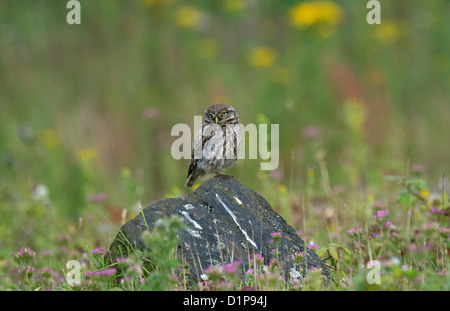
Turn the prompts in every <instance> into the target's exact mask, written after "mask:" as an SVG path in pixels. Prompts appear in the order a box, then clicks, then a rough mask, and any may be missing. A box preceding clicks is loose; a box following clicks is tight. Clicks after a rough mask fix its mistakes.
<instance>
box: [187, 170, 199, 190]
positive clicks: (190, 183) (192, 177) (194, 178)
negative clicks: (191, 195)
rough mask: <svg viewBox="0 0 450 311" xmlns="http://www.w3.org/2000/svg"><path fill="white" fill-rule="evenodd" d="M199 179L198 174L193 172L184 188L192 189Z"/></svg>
mask: <svg viewBox="0 0 450 311" xmlns="http://www.w3.org/2000/svg"><path fill="white" fill-rule="evenodd" d="M197 178H198V174H196V172H192V173H191V174H190V175H189V176H188V178H187V180H186V183H185V184H184V186H185V187H186V188H191V187H192V186H193V185H194V183H195V181H196V180H197Z"/></svg>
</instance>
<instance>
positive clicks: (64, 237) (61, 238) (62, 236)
mask: <svg viewBox="0 0 450 311" xmlns="http://www.w3.org/2000/svg"><path fill="white" fill-rule="evenodd" d="M71 240H72V238H71V237H70V236H69V235H67V234H64V233H61V234H60V235H58V238H57V239H56V242H58V243H60V244H67V243H68V242H70V241H71Z"/></svg>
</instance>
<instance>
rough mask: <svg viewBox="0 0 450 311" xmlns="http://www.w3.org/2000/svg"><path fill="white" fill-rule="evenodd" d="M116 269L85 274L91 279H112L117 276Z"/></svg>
mask: <svg viewBox="0 0 450 311" xmlns="http://www.w3.org/2000/svg"><path fill="white" fill-rule="evenodd" d="M116 272H117V270H116V268H109V269H104V270H97V271H87V272H86V273H85V274H86V275H87V276H90V277H110V276H113V275H114V274H116Z"/></svg>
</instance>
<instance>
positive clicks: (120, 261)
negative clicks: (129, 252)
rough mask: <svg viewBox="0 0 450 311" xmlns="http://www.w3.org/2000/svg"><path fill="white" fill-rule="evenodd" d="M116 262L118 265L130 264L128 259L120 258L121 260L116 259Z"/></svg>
mask: <svg viewBox="0 0 450 311" xmlns="http://www.w3.org/2000/svg"><path fill="white" fill-rule="evenodd" d="M116 262H117V263H127V262H128V258H122V257H119V258H117V259H116Z"/></svg>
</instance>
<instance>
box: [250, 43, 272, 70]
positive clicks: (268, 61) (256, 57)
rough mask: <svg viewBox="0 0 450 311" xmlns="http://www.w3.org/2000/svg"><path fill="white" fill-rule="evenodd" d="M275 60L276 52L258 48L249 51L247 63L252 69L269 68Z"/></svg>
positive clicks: (270, 49) (268, 48) (263, 47)
mask: <svg viewBox="0 0 450 311" xmlns="http://www.w3.org/2000/svg"><path fill="white" fill-rule="evenodd" d="M276 58H277V52H276V51H275V50H274V49H272V48H271V47H268V46H260V47H257V48H254V49H253V50H251V51H250V55H249V61H250V64H251V65H252V66H253V67H270V66H272V65H273V63H274V61H275V59H276Z"/></svg>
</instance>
